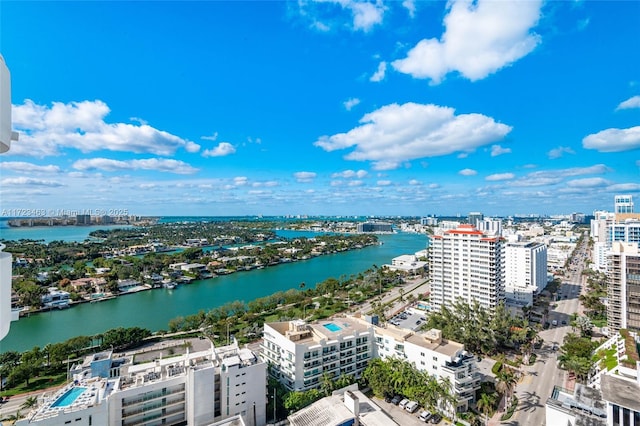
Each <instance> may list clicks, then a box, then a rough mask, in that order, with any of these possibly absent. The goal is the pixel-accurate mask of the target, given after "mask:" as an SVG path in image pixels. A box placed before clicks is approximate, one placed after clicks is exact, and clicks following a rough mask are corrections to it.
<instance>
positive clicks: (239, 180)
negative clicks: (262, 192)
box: [233, 176, 249, 186]
mask: <svg viewBox="0 0 640 426" xmlns="http://www.w3.org/2000/svg"><path fill="white" fill-rule="evenodd" d="M248 183H249V178H248V177H246V176H237V177H234V178H233V184H234V185H235V186H245V185H246V184H248Z"/></svg>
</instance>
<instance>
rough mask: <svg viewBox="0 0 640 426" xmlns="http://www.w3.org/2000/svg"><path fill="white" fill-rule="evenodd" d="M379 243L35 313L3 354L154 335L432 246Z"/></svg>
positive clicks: (397, 238) (396, 240)
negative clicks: (105, 337) (91, 338)
mask: <svg viewBox="0 0 640 426" xmlns="http://www.w3.org/2000/svg"><path fill="white" fill-rule="evenodd" d="M64 229H67V228H64ZM82 229H86V228H82ZM85 232H87V233H88V231H85ZM278 235H282V236H284V237H289V238H291V237H297V236H313V235H316V234H314V233H311V232H298V231H278ZM379 239H380V241H382V242H383V243H384V244H383V245H377V246H370V247H365V248H363V249H360V250H353V251H349V252H343V253H336V254H331V255H325V256H320V257H315V258H312V259H309V260H304V261H299V262H293V263H286V264H282V265H278V266H273V267H269V268H265V269H259V270H252V271H247V272H237V273H235V274H231V275H224V276H220V277H216V278H212V279H208V280H200V281H194V282H193V283H191V284H187V285H181V286H180V287H178V288H176V289H174V290H167V289H157V290H150V291H143V292H140V293H135V294H129V295H125V296H120V297H118V298H115V299H111V300H106V301H103V302H98V303H84V304H81V305H77V306H74V307H72V308H69V309H65V310H62V311H50V312H46V313H41V314H36V315H31V316H30V317H26V318H21V319H20V320H19V321H17V322H13V323H12V324H11V329H10V331H9V334H8V335H7V337H5V338H4V339H3V340H2V342H0V352H5V351H9V350H17V351H23V350H26V349H31V348H33V347H34V346H40V347H43V346H44V345H46V344H47V343H55V342H61V341H64V340H67V339H69V338H71V337H74V336H79V335H94V334H98V333H102V332H104V331H106V330H108V329H111V328H116V327H133V326H137V327H143V328H148V329H150V330H152V331H157V330H162V329H167V328H168V326H167V325H168V323H169V320H171V319H173V318H175V317H177V316H185V315H190V314H194V313H196V312H198V311H199V310H204V311H209V310H210V309H213V308H215V307H217V306H221V305H223V304H225V303H227V302H232V301H234V300H241V301H244V302H248V301H250V300H253V299H256V298H258V297H264V296H267V295H269V294H272V293H275V292H276V291H285V290H288V289H291V288H295V289H298V288H299V287H300V284H301V283H302V282H304V283H305V284H306V286H307V287H315V285H316V284H318V283H319V282H322V281H324V280H325V279H327V278H330V277H335V278H340V277H345V278H346V277H348V276H350V275H357V274H358V273H360V272H364V271H365V270H367V269H369V268H371V267H372V265H374V264H375V265H378V266H381V265H383V264H388V263H391V259H392V258H394V257H396V256H399V255H401V254H409V253H414V252H416V251H419V250H422V249H424V248H425V247H426V244H427V237H426V236H425V235H420V234H405V233H399V234H393V235H382V236H380V237H379Z"/></svg>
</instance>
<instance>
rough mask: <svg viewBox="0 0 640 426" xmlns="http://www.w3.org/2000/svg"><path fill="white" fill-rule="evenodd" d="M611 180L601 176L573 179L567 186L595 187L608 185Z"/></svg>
mask: <svg viewBox="0 0 640 426" xmlns="http://www.w3.org/2000/svg"><path fill="white" fill-rule="evenodd" d="M609 184H610V182H609V181H608V180H606V179H603V178H600V177H593V178H583V179H573V180H570V181H568V182H567V186H568V187H570V188H595V187H601V186H607V185H609Z"/></svg>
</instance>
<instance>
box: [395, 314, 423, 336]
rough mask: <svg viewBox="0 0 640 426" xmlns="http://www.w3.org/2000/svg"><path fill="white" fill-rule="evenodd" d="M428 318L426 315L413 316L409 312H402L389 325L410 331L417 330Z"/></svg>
mask: <svg viewBox="0 0 640 426" xmlns="http://www.w3.org/2000/svg"><path fill="white" fill-rule="evenodd" d="M425 320H426V318H425V316H424V314H413V313H411V312H409V311H402V312H400V313H398V314H397V315H396V316H394V317H393V318H391V319H390V320H389V323H391V324H393V325H395V326H398V327H400V328H405V329H408V330H414V331H415V330H417V329H419V328H420V327H421V326H422V324H424V322H425Z"/></svg>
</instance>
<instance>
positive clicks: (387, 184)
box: [376, 180, 392, 186]
mask: <svg viewBox="0 0 640 426" xmlns="http://www.w3.org/2000/svg"><path fill="white" fill-rule="evenodd" d="M391 183H392V182H391V181H390V180H379V181H377V182H376V185H378V186H389V185H391Z"/></svg>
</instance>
